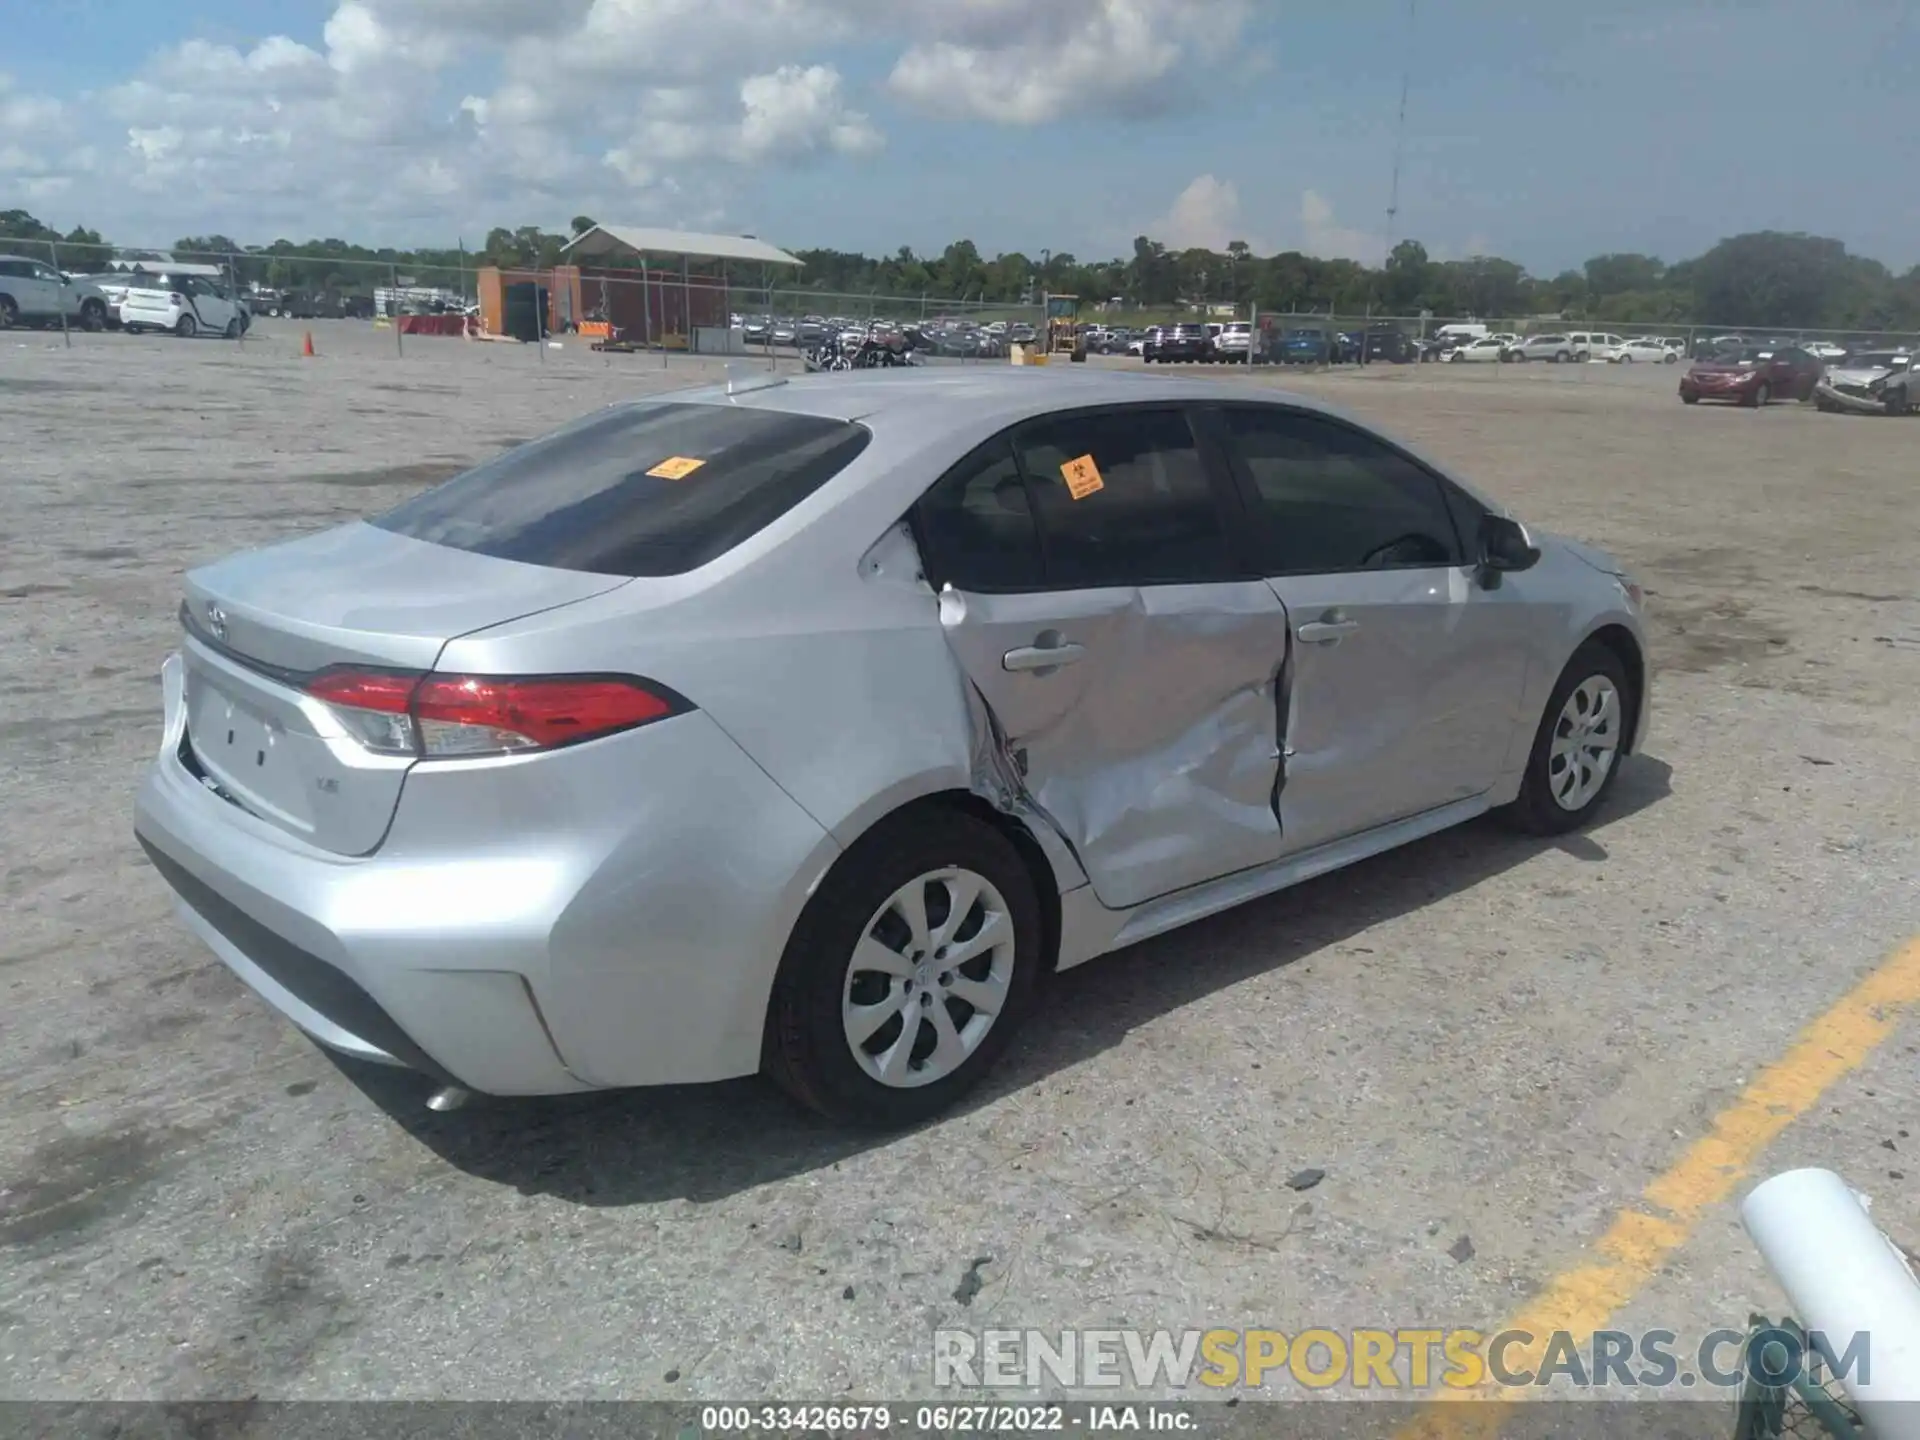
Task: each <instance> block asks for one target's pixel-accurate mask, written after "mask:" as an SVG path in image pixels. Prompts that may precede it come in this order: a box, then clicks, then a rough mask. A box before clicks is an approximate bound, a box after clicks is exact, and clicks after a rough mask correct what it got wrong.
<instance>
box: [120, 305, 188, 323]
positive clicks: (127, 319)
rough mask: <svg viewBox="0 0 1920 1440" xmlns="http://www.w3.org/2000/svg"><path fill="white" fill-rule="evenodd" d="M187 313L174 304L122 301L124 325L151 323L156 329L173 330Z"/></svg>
mask: <svg viewBox="0 0 1920 1440" xmlns="http://www.w3.org/2000/svg"><path fill="white" fill-rule="evenodd" d="M186 313H187V312H186V311H185V310H181V309H178V308H176V307H175V306H172V305H137V304H135V303H133V302H132V301H130V300H123V301H121V303H120V323H121V324H122V325H151V326H153V327H155V328H156V329H160V330H171V329H172V328H173V327H174V326H175V325H178V324H179V323H180V317H181V316H182V315H185V314H186Z"/></svg>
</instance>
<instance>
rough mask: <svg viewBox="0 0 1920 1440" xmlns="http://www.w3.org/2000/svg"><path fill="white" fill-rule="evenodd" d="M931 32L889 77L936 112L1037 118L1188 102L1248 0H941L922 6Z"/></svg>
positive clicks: (1225, 46)
mask: <svg viewBox="0 0 1920 1440" xmlns="http://www.w3.org/2000/svg"><path fill="white" fill-rule="evenodd" d="M918 13H919V14H920V15H921V16H922V24H923V25H924V26H925V28H926V29H928V30H929V31H930V32H931V33H930V34H928V35H927V36H926V37H925V38H924V39H919V40H916V41H914V42H913V43H912V44H910V45H909V46H908V48H907V50H906V53H905V54H903V55H902V56H901V57H900V59H899V61H898V62H897V63H896V64H895V65H894V67H893V73H892V74H891V75H890V76H889V77H888V80H887V84H888V88H889V89H890V90H891V91H892V92H893V93H894V94H895V95H896V96H898V97H899V98H901V99H902V100H905V101H907V102H908V103H910V104H912V105H915V106H917V107H918V108H920V109H923V110H926V111H928V112H930V113H932V114H935V115H941V116H945V117H949V118H953V119H980V120H992V121H998V122H1000V123H1002V124H1008V125H1038V124H1042V123H1044V122H1046V121H1050V120H1057V119H1059V118H1061V117H1062V116H1065V115H1069V114H1073V113H1076V112H1109V113H1117V114H1122V115H1128V114H1140V113H1143V112H1150V113H1154V112H1160V111H1164V110H1167V109H1178V108H1185V107H1186V105H1187V104H1189V103H1191V102H1193V101H1196V100H1199V99H1201V98H1204V95H1205V91H1204V89H1203V88H1201V87H1200V86H1199V85H1197V84H1195V83H1190V82H1191V81H1193V80H1194V79H1195V78H1196V76H1197V73H1198V72H1197V70H1196V68H1195V67H1197V66H1198V65H1199V64H1201V63H1202V62H1205V61H1207V60H1211V59H1217V58H1219V57H1220V56H1222V55H1224V54H1226V53H1227V52H1228V51H1229V50H1230V49H1231V48H1232V46H1233V44H1234V42H1235V40H1236V39H1237V38H1238V36H1239V33H1240V29H1241V27H1242V25H1243V24H1244V23H1245V20H1246V13H1247V7H1246V5H1245V3H1244V0H944V3H939V4H929V5H926V6H924V7H923V8H922V9H921V11H919V12H918Z"/></svg>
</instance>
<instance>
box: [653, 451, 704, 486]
mask: <svg viewBox="0 0 1920 1440" xmlns="http://www.w3.org/2000/svg"><path fill="white" fill-rule="evenodd" d="M706 463H707V462H706V461H704V460H694V459H690V458H689V457H687V456H685V455H675V456H673V457H672V458H671V459H668V460H662V461H661V462H660V463H659V464H658V465H656V466H654V467H653V468H652V469H651V470H649V471H647V474H649V475H651V476H652V477H653V478H654V479H656V480H684V479H686V478H687V476H689V475H691V474H692V473H693V472H694V471H696V470H698V469H699V468H700V467H701V466H702V465H704V464H706Z"/></svg>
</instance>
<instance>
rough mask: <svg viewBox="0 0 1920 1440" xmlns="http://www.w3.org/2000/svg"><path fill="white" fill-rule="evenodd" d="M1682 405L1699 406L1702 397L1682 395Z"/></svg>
mask: <svg viewBox="0 0 1920 1440" xmlns="http://www.w3.org/2000/svg"><path fill="white" fill-rule="evenodd" d="M1680 403H1681V404H1682V405H1698V404H1699V403H1700V397H1699V396H1698V395H1682V396H1681V397H1680Z"/></svg>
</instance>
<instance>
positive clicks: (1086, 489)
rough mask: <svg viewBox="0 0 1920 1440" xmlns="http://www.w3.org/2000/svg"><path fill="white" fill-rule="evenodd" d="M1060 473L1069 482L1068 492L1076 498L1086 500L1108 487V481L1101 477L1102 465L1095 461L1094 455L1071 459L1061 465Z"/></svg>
mask: <svg viewBox="0 0 1920 1440" xmlns="http://www.w3.org/2000/svg"><path fill="white" fill-rule="evenodd" d="M1060 473H1061V475H1062V476H1064V477H1065V479H1066V482H1067V493H1068V494H1069V495H1071V496H1072V497H1073V498H1074V499H1076V500H1084V499H1086V498H1087V496H1089V495H1093V494H1097V493H1098V492H1099V491H1101V490H1104V489H1105V488H1106V485H1107V482H1106V481H1104V480H1102V479H1101V478H1100V467H1099V466H1098V465H1096V464H1094V463H1093V456H1091V455H1082V456H1081V457H1080V458H1079V459H1078V460H1069V461H1067V463H1066V464H1064V465H1062V466H1061V467H1060Z"/></svg>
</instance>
